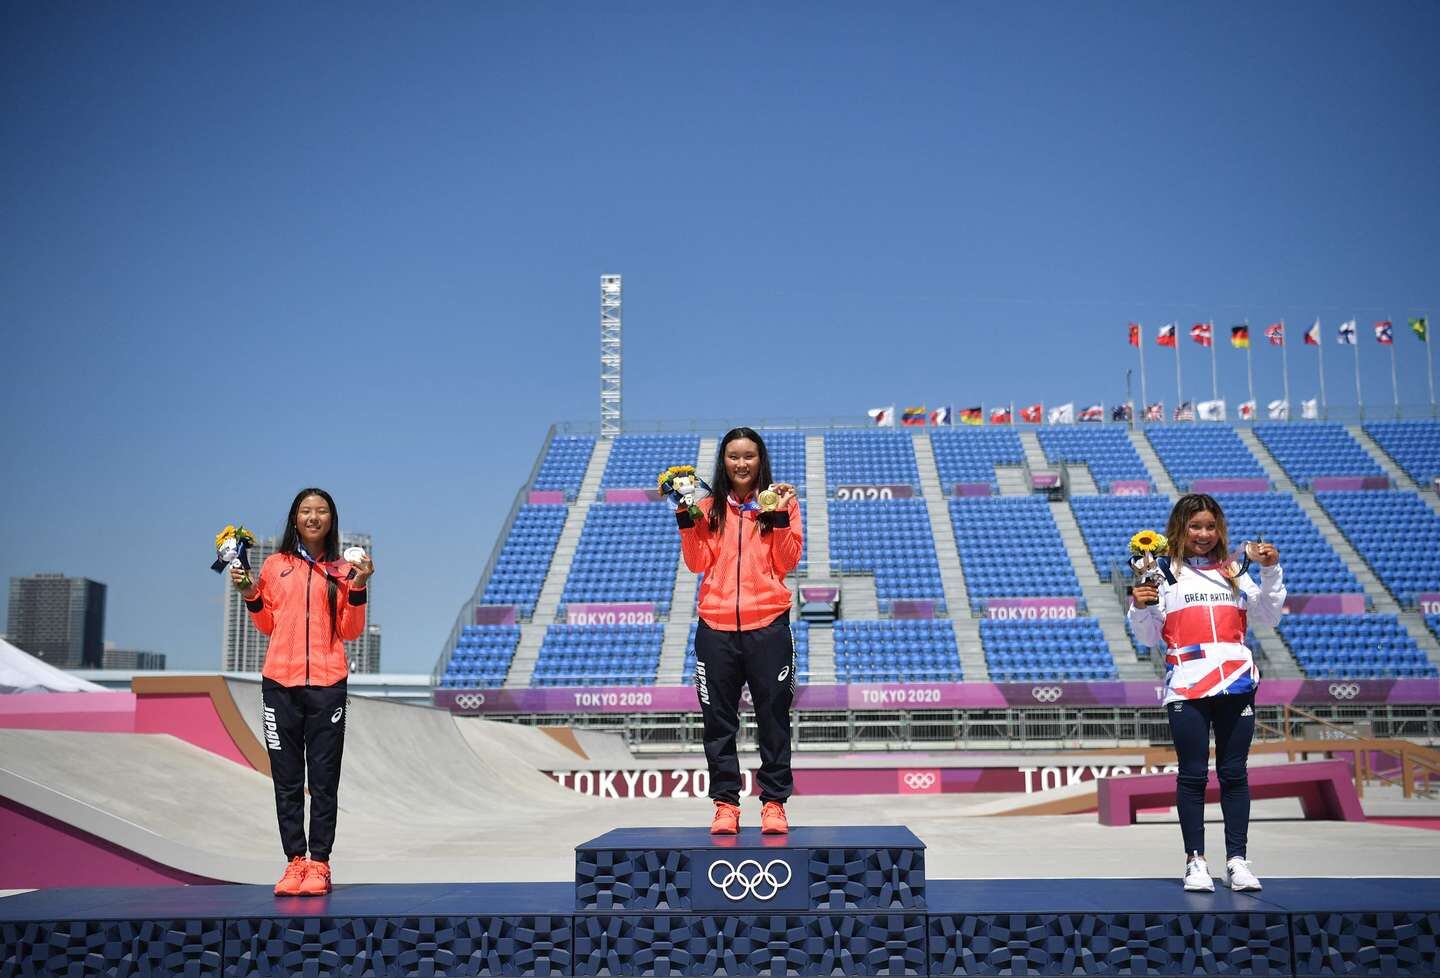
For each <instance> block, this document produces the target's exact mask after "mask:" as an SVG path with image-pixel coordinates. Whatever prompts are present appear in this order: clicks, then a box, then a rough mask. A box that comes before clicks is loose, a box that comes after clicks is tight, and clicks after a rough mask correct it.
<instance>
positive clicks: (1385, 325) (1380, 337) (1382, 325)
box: [1375, 319, 1395, 346]
mask: <svg viewBox="0 0 1440 978" xmlns="http://www.w3.org/2000/svg"><path fill="white" fill-rule="evenodd" d="M1375 342H1377V343H1381V344H1383V345H1385V346H1392V345H1394V343H1395V333H1394V331H1393V330H1392V329H1391V328H1390V320H1388V319H1386V320H1383V321H1381V322H1378V323H1376V324H1375Z"/></svg>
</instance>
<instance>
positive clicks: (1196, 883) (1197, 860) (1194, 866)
mask: <svg viewBox="0 0 1440 978" xmlns="http://www.w3.org/2000/svg"><path fill="white" fill-rule="evenodd" d="M1185 889H1187V890H1189V891H1190V892H1191V893H1214V892H1215V880H1213V879H1212V878H1211V877H1210V867H1209V866H1207V865H1205V860H1204V859H1203V858H1202V857H1200V856H1194V857H1192V858H1191V859H1190V860H1189V861H1188V862H1186V863H1185Z"/></svg>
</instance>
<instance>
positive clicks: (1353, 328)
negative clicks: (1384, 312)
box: [1350, 317, 1365, 421]
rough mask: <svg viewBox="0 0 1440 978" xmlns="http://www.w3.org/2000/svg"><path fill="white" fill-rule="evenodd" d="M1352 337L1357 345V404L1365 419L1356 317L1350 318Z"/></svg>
mask: <svg viewBox="0 0 1440 978" xmlns="http://www.w3.org/2000/svg"><path fill="white" fill-rule="evenodd" d="M1350 327H1351V333H1350V338H1351V340H1353V341H1354V345H1355V406H1356V407H1357V408H1359V409H1360V419H1361V420H1362V421H1363V420H1364V419H1365V401H1364V399H1363V398H1362V397H1361V396H1360V321H1359V320H1358V319H1356V318H1354V317H1351V319H1350Z"/></svg>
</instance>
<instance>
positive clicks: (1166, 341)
mask: <svg viewBox="0 0 1440 978" xmlns="http://www.w3.org/2000/svg"><path fill="white" fill-rule="evenodd" d="M1155 342H1156V343H1158V344H1160V345H1161V346H1174V345H1175V323H1166V324H1165V325H1164V326H1161V327H1160V332H1159V333H1157V334H1156V335H1155Z"/></svg>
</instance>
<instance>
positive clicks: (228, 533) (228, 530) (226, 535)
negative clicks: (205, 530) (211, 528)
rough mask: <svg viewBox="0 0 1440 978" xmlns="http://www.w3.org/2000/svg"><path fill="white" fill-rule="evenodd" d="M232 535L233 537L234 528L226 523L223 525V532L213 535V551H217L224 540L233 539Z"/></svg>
mask: <svg viewBox="0 0 1440 978" xmlns="http://www.w3.org/2000/svg"><path fill="white" fill-rule="evenodd" d="M234 535H235V527H233V526H231V525H230V524H229V523H226V524H225V529H223V530H221V531H220V532H219V533H217V534H215V549H216V550H219V549H220V546H221V544H223V543H224V542H225V541H226V540H228V539H230V538H231V537H233V536H234Z"/></svg>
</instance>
